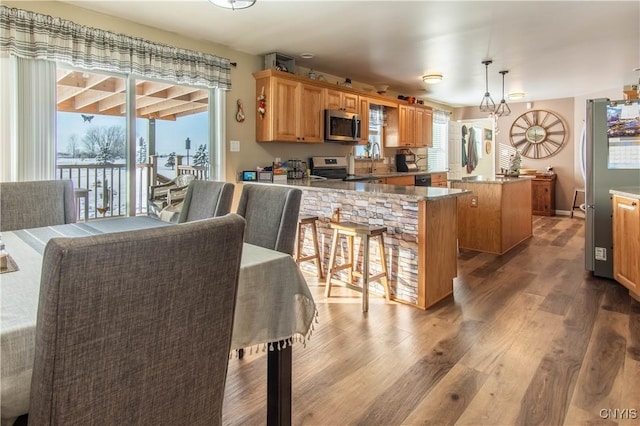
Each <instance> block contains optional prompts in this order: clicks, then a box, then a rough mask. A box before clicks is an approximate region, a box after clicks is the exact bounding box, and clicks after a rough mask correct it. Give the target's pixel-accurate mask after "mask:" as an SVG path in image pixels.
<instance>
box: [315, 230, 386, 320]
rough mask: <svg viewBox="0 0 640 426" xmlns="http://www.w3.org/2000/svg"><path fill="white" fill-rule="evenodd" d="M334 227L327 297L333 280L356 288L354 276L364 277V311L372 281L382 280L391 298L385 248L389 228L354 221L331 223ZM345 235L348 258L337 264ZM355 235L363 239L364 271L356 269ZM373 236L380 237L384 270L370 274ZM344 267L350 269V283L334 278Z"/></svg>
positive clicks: (328, 268)
mask: <svg viewBox="0 0 640 426" xmlns="http://www.w3.org/2000/svg"><path fill="white" fill-rule="evenodd" d="M330 226H331V228H332V229H333V241H332V242H331V255H330V256H329V266H328V267H327V281H326V287H325V290H324V295H325V297H330V296H331V283H332V281H333V280H335V281H337V282H339V283H341V284H343V285H344V286H345V287H348V288H354V286H353V284H352V283H353V277H354V275H355V276H361V277H362V312H367V311H368V310H369V283H370V282H371V281H376V280H382V281H381V282H382V284H383V285H384V293H385V297H386V299H387V300H390V298H391V292H390V290H389V278H388V275H387V257H386V252H385V249H384V233H385V232H386V230H387V228H385V227H373V226H369V225H363V224H358V223H353V222H339V223H331V224H330ZM342 235H344V236H346V237H347V245H348V251H349V253H348V260H347V262H346V263H343V264H342V265H336V251H337V248H338V242H339V241H340V237H341V236H342ZM354 237H360V238H361V241H362V248H363V250H362V253H363V255H362V273H361V274H360V273H358V272H357V271H355V270H354V268H355V264H354V258H353V239H354ZM371 238H377V239H378V248H379V251H380V260H381V268H382V272H380V273H379V274H376V275H369V240H370V239H371ZM343 269H349V281H350V282H349V283H346V282H344V281H341V280H339V279H337V278H332V276H333V274H335V273H336V272H338V271H341V270H343Z"/></svg>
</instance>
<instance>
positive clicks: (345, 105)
mask: <svg viewBox="0 0 640 426" xmlns="http://www.w3.org/2000/svg"><path fill="white" fill-rule="evenodd" d="M358 98H359V96H358V95H356V94H354V93H349V92H345V91H342V90H336V89H325V92H324V100H325V108H326V109H339V110H342V111H347V112H353V113H355V114H364V112H363V111H361V110H360V105H359V104H358ZM368 112H369V110H368V109H367V113H368Z"/></svg>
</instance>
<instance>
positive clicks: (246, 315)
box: [0, 216, 318, 426]
mask: <svg viewBox="0 0 640 426" xmlns="http://www.w3.org/2000/svg"><path fill="white" fill-rule="evenodd" d="M161 226H180V225H179V224H177V225H176V224H171V223H168V222H163V221H160V220H157V219H154V218H151V217H148V216H135V217H118V218H108V219H100V220H92V221H89V222H85V223H73V224H65V225H56V226H48V227H42V228H31V229H21V230H15V231H9V232H7V231H5V232H2V235H1V237H2V240H3V241H4V243H5V246H6V250H7V252H8V253H9V256H10V258H9V269H8V270H6V271H4V272H3V273H0V354H1V358H0V417H1V419H2V426H5V425H10V424H12V422H13V420H14V419H15V418H17V417H18V416H20V415H22V414H26V413H28V411H29V392H30V387H31V375H32V370H33V360H34V354H35V330H36V317H37V310H38V296H39V291H40V275H41V268H42V256H43V253H44V248H45V246H46V244H47V242H48V241H49V240H50V239H51V238H54V237H83V236H90V235H97V234H101V233H110V232H127V231H132V230H137V229H144V228H154V227H161ZM317 312H318V311H317V308H316V305H315V302H314V300H313V296H312V295H311V292H310V291H309V288H308V287H307V283H306V281H305V279H304V277H303V276H302V274H301V273H300V270H299V268H298V265H297V264H296V262H295V260H294V259H293V258H292V257H291V256H290V255H287V254H285V253H280V252H277V251H274V250H269V249H266V248H263V247H258V246H255V245H252V244H247V243H245V244H244V245H243V250H242V260H241V266H240V274H239V279H238V292H237V299H236V310H235V317H234V324H233V333H232V339H231V350H232V354H234V353H237V351H238V350H246V349H249V348H252V349H254V348H258V349H261V350H265V351H266V352H267V378H266V380H267V419H266V420H267V424H268V425H290V424H291V400H292V387H291V386H292V358H293V352H292V344H293V343H295V342H304V343H305V344H306V339H308V337H309V335H310V332H311V330H312V327H313V323H314V321H317ZM232 354H230V355H232ZM233 361H237V359H236V358H235V357H233V356H230V362H233Z"/></svg>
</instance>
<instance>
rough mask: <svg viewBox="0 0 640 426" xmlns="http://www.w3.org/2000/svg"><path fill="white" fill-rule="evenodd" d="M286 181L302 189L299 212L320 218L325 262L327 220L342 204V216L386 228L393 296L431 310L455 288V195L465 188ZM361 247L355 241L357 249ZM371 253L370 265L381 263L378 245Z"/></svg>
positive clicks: (375, 288)
mask: <svg viewBox="0 0 640 426" xmlns="http://www.w3.org/2000/svg"><path fill="white" fill-rule="evenodd" d="M288 184H289V185H296V186H299V187H300V188H301V189H302V190H303V197H302V203H301V207H300V215H314V216H316V215H317V216H318V217H319V219H320V220H319V221H318V222H319V223H318V233H319V236H320V237H319V240H320V246H321V247H320V251H321V254H322V256H323V264H324V266H325V267H326V265H327V262H328V258H329V247H330V244H331V229H330V228H329V221H330V219H331V217H332V215H333V214H334V212H335V210H336V209H340V220H342V221H350V222H355V223H363V224H369V225H377V226H385V227H386V228H387V232H386V234H385V238H384V239H385V246H386V248H387V253H386V254H387V265H388V268H389V283H390V287H391V293H392V296H391V298H392V300H396V301H398V302H402V303H406V304H409V305H412V306H415V307H418V308H422V309H427V308H429V307H430V306H432V305H434V304H435V303H437V302H438V301H440V300H442V299H444V298H446V297H448V296H449V295H451V294H452V293H453V278H455V276H456V275H457V242H456V240H457V219H456V218H457V197H458V196H460V195H463V194H465V193H466V191H465V190H461V189H447V188H433V187H416V186H401V185H387V184H378V183H367V182H344V181H340V180H325V181H312V180H290V181H289V182H288ZM305 238H307V235H305ZM308 243H310V241H309V242H308ZM305 244H307V242H305ZM357 244H359V242H357ZM360 250H361V247H359V246H358V245H356V246H355V252H356V253H358V252H359V251H360ZM371 255H372V260H373V262H372V265H376V264H378V265H379V264H380V262H379V258H378V259H376V257H377V256H378V254H377V250H372V251H371ZM303 267H305V265H303ZM309 267H313V266H312V265H311V264H309ZM345 275H346V274H345ZM343 279H344V278H343ZM371 286H372V288H371V291H372V292H378V293H380V294H383V290H382V286H381V285H379V283H377V282H375V283H372V284H371Z"/></svg>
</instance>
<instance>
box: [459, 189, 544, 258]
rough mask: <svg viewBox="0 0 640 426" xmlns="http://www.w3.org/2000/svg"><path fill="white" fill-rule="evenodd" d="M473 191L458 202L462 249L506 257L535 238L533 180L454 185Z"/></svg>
mask: <svg viewBox="0 0 640 426" xmlns="http://www.w3.org/2000/svg"><path fill="white" fill-rule="evenodd" d="M451 187H452V188H461V189H467V190H469V191H471V194H466V195H463V196H461V197H459V199H458V242H459V246H460V248H465V249H470V250H476V251H482V252H487V253H495V254H504V253H506V252H507V251H509V250H511V249H512V248H514V247H515V246H517V245H518V244H520V243H521V242H523V241H525V240H526V239H528V238H530V237H531V236H532V235H533V227H532V220H531V179H525V178H520V179H519V178H510V179H504V180H496V181H485V182H480V181H453V182H451Z"/></svg>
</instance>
